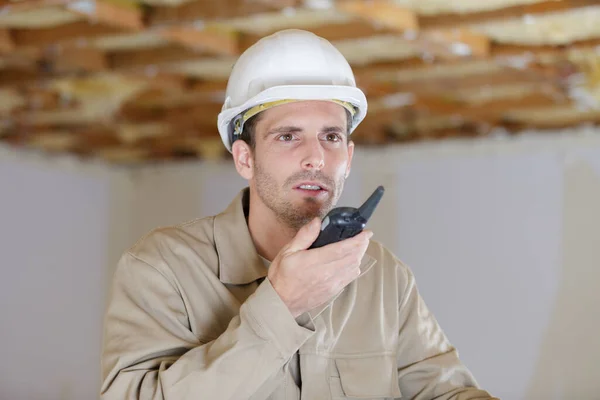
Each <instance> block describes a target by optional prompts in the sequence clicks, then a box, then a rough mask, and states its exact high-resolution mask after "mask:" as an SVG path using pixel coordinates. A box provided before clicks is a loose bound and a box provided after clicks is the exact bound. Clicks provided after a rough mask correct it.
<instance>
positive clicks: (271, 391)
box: [101, 189, 492, 400]
mask: <svg viewBox="0 0 600 400" xmlns="http://www.w3.org/2000/svg"><path fill="white" fill-rule="evenodd" d="M247 197H248V191H247V189H246V190H244V191H242V192H241V193H240V194H239V195H238V196H237V197H236V199H235V200H234V201H233V202H232V203H231V205H230V206H229V207H228V208H227V209H226V210H225V211H224V212H223V213H221V214H219V215H217V216H214V217H208V218H202V219H197V220H194V221H191V222H187V223H185V224H182V225H178V226H174V227H166V228H159V229H156V230H154V231H152V232H150V233H149V234H148V235H146V236H145V237H143V238H142V239H141V240H139V241H138V242H137V243H136V244H135V245H134V246H133V247H132V248H130V249H129V250H128V251H127V252H126V253H125V254H124V255H123V257H122V258H121V260H120V261H119V264H118V266H117V270H116V273H115V276H114V282H113V287H112V293H111V297H110V302H109V306H108V310H107V313H106V318H105V329H104V343H103V350H102V388H101V394H102V398H103V399H115V400H116V399H119V400H124V399H181V400H183V399H195V400H200V399H202V400H204V399H210V400H212V399H214V400H228V399H235V400H241V399H253V400H258V399H271V400H283V399H286V400H287V399H294V400H295V399H310V400H326V399H392V398H402V399H428V400H429V399H434V398H435V399H439V400H444V399H446V400H448V399H453V400H467V399H491V398H492V397H490V395H489V394H487V393H486V392H485V391H483V390H480V389H478V388H477V384H476V382H475V380H474V378H473V377H472V375H471V373H470V372H469V371H468V370H467V368H466V367H465V366H464V365H463V364H462V363H461V362H460V361H459V358H458V356H457V352H456V350H455V349H454V348H453V347H452V345H451V344H450V343H449V342H448V340H447V338H446V337H445V335H444V333H443V332H442V330H441V329H440V327H439V326H438V324H437V322H436V320H435V319H434V317H433V315H432V314H431V313H430V312H429V311H428V309H427V308H426V306H425V304H424V303H423V301H422V299H421V297H420V296H419V294H418V292H417V287H416V286H415V279H414V277H413V274H412V273H411V271H410V270H409V268H407V267H406V266H405V265H404V264H402V263H401V262H400V261H398V260H397V259H396V257H394V255H393V254H392V253H391V252H389V251H388V250H387V249H386V248H384V247H383V246H382V245H381V244H379V243H377V242H375V241H372V242H371V244H370V246H369V248H368V250H367V253H366V255H365V256H364V259H363V261H362V264H361V271H362V272H361V275H360V276H359V278H357V279H356V280H355V281H354V282H352V283H351V284H350V285H348V286H347V287H346V288H345V289H344V290H343V291H342V292H341V293H339V294H338V295H337V296H336V297H335V298H334V299H333V300H332V301H330V302H329V303H327V304H325V305H323V306H321V307H318V308H317V309H315V310H312V311H311V312H308V313H305V314H304V315H301V316H300V317H298V318H297V319H295V318H294V317H293V316H292V314H291V313H290V312H289V310H288V309H287V307H286V306H285V304H284V303H283V302H282V300H281V299H280V298H279V296H278V295H277V293H276V292H275V290H274V289H273V287H272V286H271V283H270V282H269V279H268V278H265V277H266V275H267V267H266V266H265V264H264V263H263V261H262V260H261V258H260V257H259V255H258V254H257V252H256V250H255V248H254V245H253V242H252V239H251V237H250V234H249V231H248V227H247V223H246V218H245V207H247ZM292 360H295V361H296V362H298V361H299V374H300V377H299V378H300V379H299V381H301V384H300V385H298V384H297V382H298V380H295V379H294V376H293V375H294V371H296V374H297V373H298V368H297V364H295V368H294V367H292V365H293V364H294V363H293V362H292ZM296 378H298V376H296Z"/></svg>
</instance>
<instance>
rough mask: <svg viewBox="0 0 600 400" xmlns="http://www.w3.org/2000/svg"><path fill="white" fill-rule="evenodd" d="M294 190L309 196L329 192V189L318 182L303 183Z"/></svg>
mask: <svg viewBox="0 0 600 400" xmlns="http://www.w3.org/2000/svg"><path fill="white" fill-rule="evenodd" d="M294 189H296V190H298V191H300V192H302V193H304V194H308V195H313V196H314V195H319V194H324V193H327V192H328V189H327V187H325V186H324V185H322V184H321V183H318V182H309V183H301V184H299V185H296V186H295V187H294Z"/></svg>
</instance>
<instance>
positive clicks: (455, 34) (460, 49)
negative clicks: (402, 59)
mask: <svg viewBox="0 0 600 400" xmlns="http://www.w3.org/2000/svg"><path fill="white" fill-rule="evenodd" d="M415 41H416V42H417V43H418V44H419V46H420V48H422V49H423V50H425V51H427V50H429V51H430V52H431V53H432V54H434V55H436V56H438V57H440V56H441V57H444V58H451V59H456V58H463V57H476V58H484V57H488V56H489V55H490V51H491V50H490V49H491V41H490V39H489V38H488V37H487V36H485V35H482V34H479V33H475V32H472V31H469V30H467V29H438V30H428V31H425V32H422V33H420V34H419V35H418V37H417V38H416V39H415Z"/></svg>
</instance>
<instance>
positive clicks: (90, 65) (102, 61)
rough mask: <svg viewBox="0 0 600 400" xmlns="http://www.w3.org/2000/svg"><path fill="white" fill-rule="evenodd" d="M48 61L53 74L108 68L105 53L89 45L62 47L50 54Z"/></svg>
mask: <svg viewBox="0 0 600 400" xmlns="http://www.w3.org/2000/svg"><path fill="white" fill-rule="evenodd" d="M50 63H51V64H50V65H51V66H50V68H51V69H52V72H53V73H55V74H69V73H79V72H86V73H87V72H100V71H106V70H107V69H108V68H109V63H108V59H107V56H106V54H105V53H104V52H103V51H101V50H98V49H94V48H91V47H68V48H63V49H61V50H60V51H58V52H57V54H55V55H53V56H52V58H51V61H50Z"/></svg>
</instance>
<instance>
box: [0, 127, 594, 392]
mask: <svg viewBox="0 0 600 400" xmlns="http://www.w3.org/2000/svg"><path fill="white" fill-rule="evenodd" d="M599 133H600V132H592V133H588V132H586V131H581V132H570V133H568V134H566V135H563V136H560V137H554V136H552V135H547V136H531V137H530V136H522V137H519V138H516V139H513V140H509V141H494V140H484V141H475V142H473V141H469V142H462V141H456V142H443V143H431V144H419V145H411V146H403V147H399V148H388V149H385V150H375V149H369V150H366V149H360V150H359V155H358V156H357V159H356V163H355V165H354V168H353V172H352V175H351V177H350V179H349V181H348V183H347V186H346V191H345V193H344V195H343V197H342V200H341V204H344V205H346V204H349V205H358V204H360V203H361V202H362V201H363V200H364V198H366V196H368V195H369V194H370V193H371V191H372V190H373V189H374V188H375V187H376V186H377V185H379V184H383V185H385V186H386V189H387V190H386V195H385V197H384V199H383V200H382V202H381V204H380V206H379V208H378V209H377V211H376V213H375V215H374V216H373V219H372V221H371V223H370V227H371V228H372V229H374V231H375V234H376V238H377V239H379V240H381V241H382V242H384V243H385V244H386V245H388V246H389V247H390V248H391V249H392V250H393V251H394V252H395V253H396V254H397V255H398V257H399V258H401V259H402V260H404V261H405V262H407V263H408V264H409V265H410V266H411V267H412V268H413V270H414V272H415V274H416V276H417V280H418V283H419V287H420V289H421V291H422V293H423V295H424V297H425V299H426V301H427V302H428V304H429V305H430V307H431V308H432V309H433V311H434V312H435V314H436V315H437V317H438V319H439V320H440V322H441V324H442V326H443V327H444V328H445V330H446V332H447V334H448V336H449V337H450V339H451V340H452V341H453V342H454V343H455V344H456V345H457V347H458V348H459V350H460V353H461V356H462V358H463V360H464V361H465V363H466V364H467V365H468V366H469V367H470V368H471V369H472V370H473V372H474V373H475V375H476V377H477V378H478V380H479V381H480V383H481V384H482V385H483V386H484V387H485V388H487V389H489V390H491V391H492V392H494V393H495V394H496V395H498V396H500V397H501V398H503V399H534V400H535V399H542V398H543V399H575V398H576V399H578V400H579V399H582V400H585V399H592V398H597V393H598V392H600V382H598V380H597V378H596V377H597V376H598V373H599V372H600V368H598V367H597V363H598V360H600V339H598V335H597V332H598V329H599V328H600V313H598V306H600V292H599V291H597V290H596V287H597V286H598V285H597V282H598V281H599V280H600V279H599V278H600V269H599V268H598V267H599V266H600V246H599V244H600V242H599V239H598V238H599V237H600V235H599V232H598V231H599V228H598V227H599V226H600V206H599V204H600V135H599ZM0 150H2V149H0ZM244 184H245V182H244V181H243V180H242V179H241V178H239V177H238V176H237V174H236V172H235V170H234V168H233V166H232V165H230V164H222V163H221V164H212V163H182V164H176V165H171V166H168V167H166V166H154V167H143V168H135V169H132V170H121V169H106V168H104V166H102V165H90V164H88V163H78V162H76V161H74V160H72V159H69V158H60V159H50V160H46V159H43V158H40V157H30V156H25V155H21V154H19V155H14V154H12V153H10V154H9V153H7V151H4V152H2V151H0V206H1V207H0V221H2V223H1V224H0V239H1V241H0V254H2V255H3V261H4V262H3V268H2V272H3V278H2V279H1V280H0V300H1V301H0V321H2V323H1V325H0V354H1V355H2V356H3V362H2V365H1V366H0V398H2V399H4V398H18V399H36V400H37V399H40V398H43V399H77V400H79V399H91V398H95V396H96V394H97V390H98V387H99V382H98V377H99V364H98V363H99V360H98V356H99V348H100V340H101V337H100V336H101V324H102V321H101V319H102V314H103V308H104V304H105V301H106V294H107V287H108V284H109V282H110V277H111V274H112V271H113V270H114V266H115V264H116V261H117V259H118V257H119V256H120V254H121V253H122V251H123V250H124V249H125V248H126V247H128V246H130V245H131V244H132V243H133V242H134V241H135V240H137V239H138V238H139V237H140V236H141V235H142V234H144V233H146V232H147V231H148V230H150V229H152V228H154V227H156V226H159V225H166V224H171V223H178V222H182V221H185V220H188V219H191V218H196V217H199V216H204V215H210V214H214V213H217V212H219V211H221V210H222V209H223V208H224V207H226V205H227V204H228V203H229V202H230V200H231V198H232V197H233V196H234V195H235V194H236V193H237V192H238V191H239V190H240V189H241V188H242V187H243V186H244Z"/></svg>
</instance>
